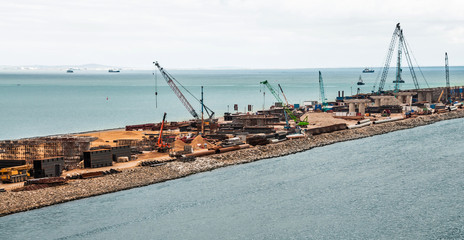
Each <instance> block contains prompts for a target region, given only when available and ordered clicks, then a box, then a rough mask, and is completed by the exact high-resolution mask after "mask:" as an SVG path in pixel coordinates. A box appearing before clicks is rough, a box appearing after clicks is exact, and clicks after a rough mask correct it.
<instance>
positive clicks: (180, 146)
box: [172, 139, 188, 152]
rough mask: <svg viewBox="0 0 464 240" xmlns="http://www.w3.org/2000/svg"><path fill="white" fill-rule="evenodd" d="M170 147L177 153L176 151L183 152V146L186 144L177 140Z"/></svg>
mask: <svg viewBox="0 0 464 240" xmlns="http://www.w3.org/2000/svg"><path fill="white" fill-rule="evenodd" d="M172 145H173V148H172V149H173V150H174V151H176V152H177V151H184V146H185V145H188V144H186V143H184V141H182V140H180V139H177V140H176V141H174V142H173V143H172Z"/></svg>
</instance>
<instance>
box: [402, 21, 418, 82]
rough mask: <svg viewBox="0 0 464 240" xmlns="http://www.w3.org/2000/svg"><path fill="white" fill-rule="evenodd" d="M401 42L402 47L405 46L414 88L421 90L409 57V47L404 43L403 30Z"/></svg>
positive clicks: (405, 54)
mask: <svg viewBox="0 0 464 240" xmlns="http://www.w3.org/2000/svg"><path fill="white" fill-rule="evenodd" d="M400 41H401V42H402V45H403V49H404V56H406V61H407V62H408V66H409V71H410V72H411V77H412V80H413V82H414V87H415V88H416V89H419V88H420V86H419V81H417V76H416V71H414V65H413V63H412V60H411V56H410V55H409V49H408V45H407V44H406V42H405V41H404V36H403V30H401V35H400Z"/></svg>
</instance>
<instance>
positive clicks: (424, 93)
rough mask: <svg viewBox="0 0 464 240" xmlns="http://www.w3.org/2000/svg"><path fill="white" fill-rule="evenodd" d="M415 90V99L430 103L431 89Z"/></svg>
mask: <svg viewBox="0 0 464 240" xmlns="http://www.w3.org/2000/svg"><path fill="white" fill-rule="evenodd" d="M416 91H417V101H418V102H423V101H427V102H429V103H432V102H433V101H432V96H433V91H434V90H433V89H418V90H416Z"/></svg>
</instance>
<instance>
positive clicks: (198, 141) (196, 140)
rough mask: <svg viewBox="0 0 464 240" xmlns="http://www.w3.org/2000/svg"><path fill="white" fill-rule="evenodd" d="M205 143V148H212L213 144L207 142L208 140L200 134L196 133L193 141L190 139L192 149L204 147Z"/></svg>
mask: <svg viewBox="0 0 464 240" xmlns="http://www.w3.org/2000/svg"><path fill="white" fill-rule="evenodd" d="M205 143H206V146H207V148H212V147H214V145H213V144H211V143H209V142H208V141H206V140H205V139H204V138H203V137H202V136H200V135H198V136H196V137H195V138H194V139H193V141H192V144H191V145H192V147H193V149H204V146H205ZM198 144H200V146H201V147H199V146H198Z"/></svg>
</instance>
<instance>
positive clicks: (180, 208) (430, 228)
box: [0, 119, 464, 239]
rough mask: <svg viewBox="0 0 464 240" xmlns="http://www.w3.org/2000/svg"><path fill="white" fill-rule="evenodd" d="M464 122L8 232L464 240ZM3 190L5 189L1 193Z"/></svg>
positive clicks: (58, 213)
mask: <svg viewBox="0 0 464 240" xmlns="http://www.w3.org/2000/svg"><path fill="white" fill-rule="evenodd" d="M463 132H464V119H457V120H450V121H444V122H439V123H436V124H433V125H429V126H423V127H418V128H414V129H409V130H404V131H398V132H393V133H389V134H385V135H380V136H375V137H370V138H364V139H360V140H356V141H349V142H343V143H337V144H333V145H329V146H325V147H320V148H315V149H312V150H310V151H306V152H303V153H298V154H294V155H289V156H286V157H279V158H274V159H267V160H263V161H258V162H254V163H250V164H245V165H239V166H232V167H226V168H222V169H217V170H214V171H211V172H205V173H201V174H197V175H193V176H190V177H186V178H183V179H178V180H173V181H169V182H165V183H161V184H155V185H151V186H147V187H142V188H137V189H132V190H127V191H122V192H117V193H112V194H107V195H103V196H97V197H92V198H88V199H83V200H77V201H73V202H68V203H64V204H60V205H55V206H51V207H46V208H42V209H38V210H33V211H29V212H23V213H18V214H14V215H10V216H6V217H2V218H0V229H1V232H2V238H4V239H463V238H464V201H463V199H464V175H463V173H464V160H463V157H462V156H463V154H464V147H463V143H462V136H463ZM0 197H1V195H0Z"/></svg>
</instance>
